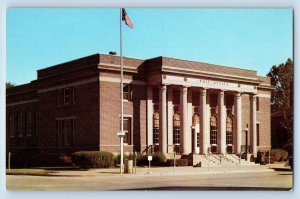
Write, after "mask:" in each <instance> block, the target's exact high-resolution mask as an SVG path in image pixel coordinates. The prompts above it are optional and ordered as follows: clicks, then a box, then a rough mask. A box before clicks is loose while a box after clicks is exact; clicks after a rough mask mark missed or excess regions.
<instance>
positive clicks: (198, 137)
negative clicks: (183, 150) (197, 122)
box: [197, 132, 200, 147]
mask: <svg viewBox="0 0 300 199" xmlns="http://www.w3.org/2000/svg"><path fill="white" fill-rule="evenodd" d="M199 142H200V133H199V132H197V147H200V143H199Z"/></svg>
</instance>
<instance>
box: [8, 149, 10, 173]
mask: <svg viewBox="0 0 300 199" xmlns="http://www.w3.org/2000/svg"><path fill="white" fill-rule="evenodd" d="M10 156H11V152H8V171H10Z"/></svg>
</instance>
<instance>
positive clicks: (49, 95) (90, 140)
mask: <svg viewBox="0 0 300 199" xmlns="http://www.w3.org/2000/svg"><path fill="white" fill-rule="evenodd" d="M97 85H98V82H93V83H88V84H82V85H78V86H75V87H74V89H75V103H74V104H72V103H71V104H68V105H61V106H58V105H57V101H56V90H51V91H48V92H43V93H39V95H38V99H39V106H38V108H39V112H38V116H39V117H38V118H39V120H38V130H39V147H41V148H45V150H46V149H47V148H52V147H57V150H58V151H60V150H61V151H63V150H64V148H66V147H62V148H60V147H58V140H57V127H56V118H65V117H71V116H74V117H75V131H74V134H73V140H74V144H73V146H71V148H74V150H76V149H75V148H78V147H82V148H90V149H94V150H97V149H98V145H99V142H98V140H99V133H98V132H99V125H98V124H99V122H98V121H99V112H98V110H99V104H98V101H99V94H98V93H99V89H98V86H97ZM67 148H68V147H67Z"/></svg>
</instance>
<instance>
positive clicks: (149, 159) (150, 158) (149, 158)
mask: <svg viewBox="0 0 300 199" xmlns="http://www.w3.org/2000/svg"><path fill="white" fill-rule="evenodd" d="M148 161H149V168H148V174H150V173H151V172H150V165H151V161H152V156H151V155H148Z"/></svg>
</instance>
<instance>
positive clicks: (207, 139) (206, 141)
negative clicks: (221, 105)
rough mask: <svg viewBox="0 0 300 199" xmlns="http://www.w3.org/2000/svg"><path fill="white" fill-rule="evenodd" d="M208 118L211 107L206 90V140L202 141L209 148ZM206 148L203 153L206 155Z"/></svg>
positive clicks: (208, 93) (208, 92)
mask: <svg viewBox="0 0 300 199" xmlns="http://www.w3.org/2000/svg"><path fill="white" fill-rule="evenodd" d="M210 117H211V107H210V91H209V90H206V119H205V120H206V121H205V124H206V128H205V131H204V132H205V134H206V135H205V136H206V139H205V140H204V142H205V144H204V145H206V146H207V147H210ZM207 152H208V148H207V149H206V151H204V153H205V154H207Z"/></svg>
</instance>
